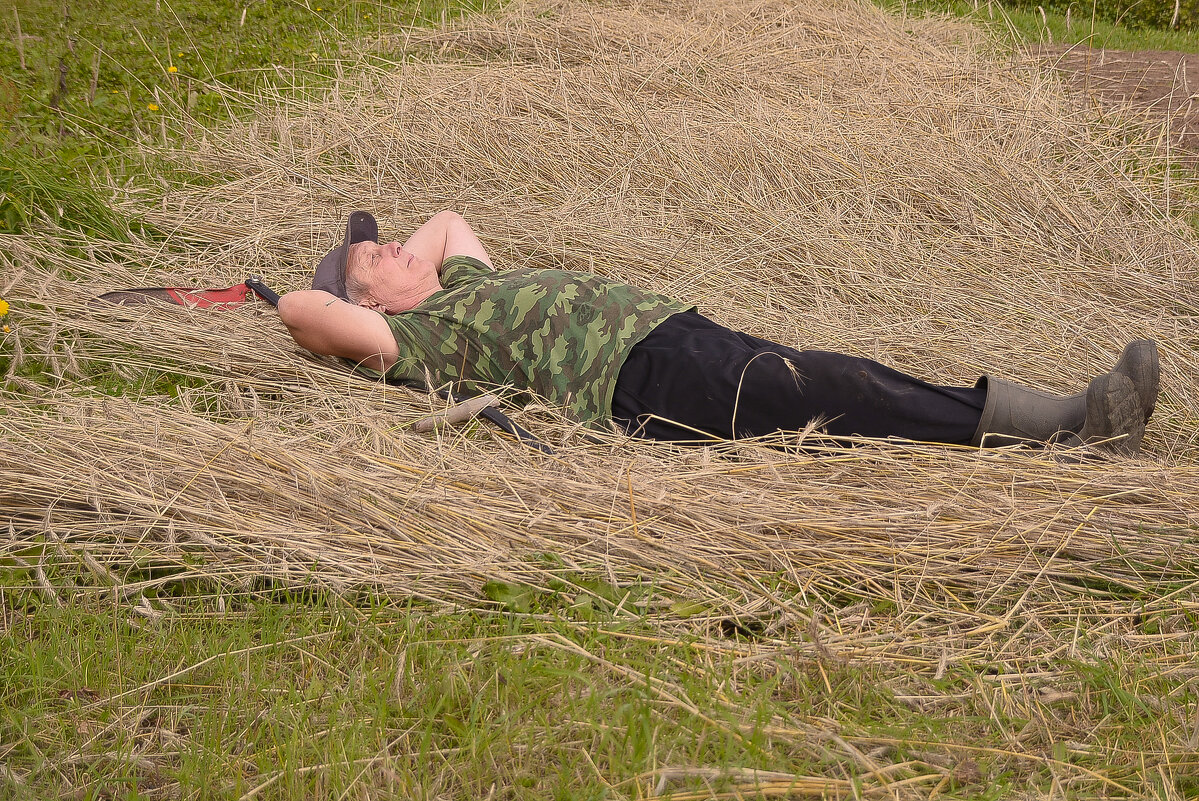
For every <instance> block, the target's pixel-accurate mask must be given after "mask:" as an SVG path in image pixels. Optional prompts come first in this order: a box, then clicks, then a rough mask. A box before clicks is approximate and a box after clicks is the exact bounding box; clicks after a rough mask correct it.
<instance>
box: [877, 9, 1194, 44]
mask: <svg viewBox="0 0 1199 801" xmlns="http://www.w3.org/2000/svg"><path fill="white" fill-rule="evenodd" d="M877 2H878V4H879V5H880V6H882V7H883V8H886V9H888V10H889V11H892V12H894V13H898V14H911V15H917V16H918V15H923V14H927V13H943V14H952V15H954V16H957V17H962V18H965V19H968V20H970V21H971V22H974V23H976V24H979V25H982V26H983V27H985V28H986V29H987V30H989V31H991V32H992V34H993V35H995V36H997V37H998V38H999V39H1000V40H1001V41H1004V42H1007V43H1008V44H1009V45H1011V46H1020V45H1028V44H1067V45H1075V44H1086V45H1089V46H1091V47H1096V48H1111V49H1116V50H1180V51H1182V52H1184V53H1199V32H1196V31H1193V30H1190V31H1187V30H1166V29H1162V28H1151V27H1131V26H1129V25H1124V24H1118V23H1115V22H1111V21H1109V20H1105V19H1103V18H1101V17H1096V16H1093V15H1092V14H1091V10H1090V6H1089V5H1086V4H1079V5H1076V6H1075V7H1074V8H1073V9H1072V13H1071V15H1070V18H1069V19H1067V17H1066V16H1065V14H1053V13H1046V14H1044V15H1042V14H1041V13H1040V11H1039V10H1038V9H1037V7H1036V4H1032V5H1031V7H1030V8H1017V7H1013V6H1012V5H1009V4H1002V3H998V2H991V3H988V2H987V0H980V2H978V3H975V2H973V0H877Z"/></svg>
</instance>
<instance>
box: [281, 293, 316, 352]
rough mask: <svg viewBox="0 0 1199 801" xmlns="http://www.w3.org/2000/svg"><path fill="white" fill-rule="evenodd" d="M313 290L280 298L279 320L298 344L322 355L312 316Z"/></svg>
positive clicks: (288, 294)
mask: <svg viewBox="0 0 1199 801" xmlns="http://www.w3.org/2000/svg"><path fill="white" fill-rule="evenodd" d="M311 295H312V290H304V291H300V292H288V293H287V294H286V295H283V296H281V297H280V298H279V307H278V308H279V319H280V320H281V321H282V322H283V324H284V325H285V326H287V331H288V333H290V334H291V338H292V339H294V340H295V341H296V344H297V345H299V346H300V347H302V348H304V349H305V350H310V351H312V352H313V353H320V352H321V350H320V348H319V342H318V337H317V336H316V334H315V327H314V326H313V319H312V318H313V314H312V300H313V298H312V297H311Z"/></svg>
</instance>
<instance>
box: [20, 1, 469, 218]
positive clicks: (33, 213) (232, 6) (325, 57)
mask: <svg viewBox="0 0 1199 801" xmlns="http://www.w3.org/2000/svg"><path fill="white" fill-rule="evenodd" d="M483 2H484V0H404V2H387V3H383V2H371V0H350V1H349V2H345V1H344V0H336V2H331V3H328V4H324V5H322V3H321V2H315V3H311V2H295V1H292V0H259V2H252V3H243V2H240V1H239V2H234V0H174V1H173V2H172V0H114V1H113V2H108V1H107V0H76V1H75V2H70V3H64V2H58V1H57V0H55V1H53V2H51V1H49V0H29V2H22V3H18V4H17V6H16V8H15V10H14V9H6V11H5V12H4V14H3V15H0V146H2V151H3V155H2V156H0V233H5V232H17V231H22V230H27V229H28V228H29V227H30V225H32V224H35V223H36V222H37V221H39V220H40V219H42V218H45V219H49V220H50V221H52V222H55V223H58V224H60V225H63V226H64V227H67V228H69V229H74V230H78V231H83V232H88V233H101V234H104V235H110V236H112V237H114V238H117V239H122V238H124V237H125V236H127V234H128V231H127V229H128V228H129V227H130V225H133V226H135V227H136V224H137V223H136V221H126V220H121V219H119V218H117V217H116V216H115V215H113V213H112V212H110V211H108V210H107V202H106V198H105V196H104V192H103V190H98V189H97V188H96V187H97V186H108V185H110V184H111V183H112V177H113V176H115V178H116V179H117V180H122V181H123V180H129V179H135V180H146V179H147V178H148V176H147V173H153V172H154V168H153V165H152V164H150V163H148V162H147V161H146V157H145V155H144V154H143V153H141V152H140V151H139V146H140V145H143V144H147V143H148V144H155V145H159V144H167V143H170V142H173V141H177V140H178V139H179V138H180V136H181V135H182V134H183V133H184V132H181V131H175V130H172V129H171V128H170V127H169V126H167V125H166V123H165V118H164V113H163V112H164V111H165V110H166V109H168V108H169V107H178V108H182V109H185V110H187V112H188V115H189V116H190V117H191V118H193V119H195V120H196V121H197V122H198V123H200V124H202V125H203V124H210V123H212V122H214V121H219V120H222V119H227V118H229V117H232V116H236V115H237V114H238V113H239V112H240V109H239V108H238V107H237V105H236V103H235V101H232V100H230V99H229V98H230V97H236V96H237V94H238V93H239V92H253V91H254V90H255V89H257V88H259V87H261V86H263V85H265V84H276V85H286V86H305V87H310V88H316V87H319V86H321V85H323V84H324V83H325V82H327V81H328V80H329V79H330V77H331V75H332V73H333V71H334V68H333V67H332V65H331V64H332V60H333V59H336V58H337V57H338V56H339V55H340V54H341V48H342V47H344V46H346V44H347V43H352V42H356V41H362V40H364V39H366V38H368V37H369V36H370V35H371V34H372V33H374V32H377V31H379V30H380V29H382V28H384V27H386V26H392V25H395V24H398V23H405V24H410V23H416V22H427V21H432V20H438V19H442V18H444V17H445V16H446V15H448V14H456V13H461V12H463V11H469V10H474V9H478V8H480V7H481V6H482V4H483ZM18 29H19V32H20V35H19V36H18Z"/></svg>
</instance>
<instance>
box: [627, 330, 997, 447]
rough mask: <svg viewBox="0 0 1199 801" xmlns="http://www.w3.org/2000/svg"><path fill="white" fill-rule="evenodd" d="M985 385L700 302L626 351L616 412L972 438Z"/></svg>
mask: <svg viewBox="0 0 1199 801" xmlns="http://www.w3.org/2000/svg"><path fill="white" fill-rule="evenodd" d="M985 401H986V389H984V388H978V387H975V388H965V387H944V386H936V385H934V384H929V383H926V382H924V381H921V380H919V379H916V378H912V377H911V376H908V375H904V374H903V373H901V372H899V371H898V370H892V369H891V368H890V367H886V366H884V365H882V364H879V363H878V362H875V361H871V360H870V359H861V358H857V357H854V356H845V355H842V354H839V353H828V352H826V351H819V350H804V351H799V350H795V349H794V348H788V347H786V346H785V345H779V344H777V343H775V342H770V341H768V340H765V339H758V338H757V337H753V336H750V335H748V334H742V333H738V332H736V331H730V330H729V329H727V328H725V327H724V326H722V325H719V324H717V323H714V322H712V321H711V320H709V319H707V318H706V317H703V316H702V315H700V314H697V313H696V312H683V313H681V314H676V315H674V316H673V317H670V318H669V319H667V320H666V322H664V323H662V324H661V325H659V326H658V327H657V328H655V329H654V330H653V331H652V332H650V334H649V336H647V337H646V338H645V339H643V340H642V341H641V342H640V343H638V344H637V345H636V346H635V347H634V348H633V350H632V351H631V352H630V353H629V357H628V359H627V360H626V361H625V364H624V367H622V368H621V371H620V375H619V376H618V378H617V381H616V391H615V394H614V396H613V400H612V416H613V418H614V419H615V420H616V421H617V423H619V424H620V425H622V426H623V427H624V428H625V429H626V430H628V431H629V432H630V433H632V434H634V435H637V436H643V437H648V438H651V439H663V440H676V441H677V440H703V439H705V435H711V436H714V437H719V438H721V439H736V438H741V437H752V436H760V435H763V434H770V433H773V432H776V431H796V430H799V429H802V428H804V427H805V426H806V425H807V424H808V423H810V422H811V421H813V420H820V421H823V425H822V429H823V430H824V431H826V432H827V433H829V434H831V435H833V436H862V437H901V438H903V439H910V440H917V441H921V442H945V443H955V444H962V445H965V444H969V442H970V439H971V437H973V436H974V432H975V429H977V428H978V423H979V419H980V418H981V416H982V409H983V404H984V402H985Z"/></svg>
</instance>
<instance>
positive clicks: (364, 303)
mask: <svg viewBox="0 0 1199 801" xmlns="http://www.w3.org/2000/svg"><path fill="white" fill-rule="evenodd" d="M358 305H359V306H361V307H362V308H364V309H370V310H371V311H374V312H382V311H383V304H382V303H380V302H379V301H377V300H375V299H374V298H372V297H371V296H370V295H367V296H366V297H365V298H363V299H362V300H360V301H358Z"/></svg>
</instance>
